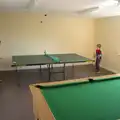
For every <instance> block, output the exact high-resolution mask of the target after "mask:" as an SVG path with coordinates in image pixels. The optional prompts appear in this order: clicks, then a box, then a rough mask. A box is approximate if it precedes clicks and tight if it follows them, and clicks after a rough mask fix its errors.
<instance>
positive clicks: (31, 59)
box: [12, 53, 90, 66]
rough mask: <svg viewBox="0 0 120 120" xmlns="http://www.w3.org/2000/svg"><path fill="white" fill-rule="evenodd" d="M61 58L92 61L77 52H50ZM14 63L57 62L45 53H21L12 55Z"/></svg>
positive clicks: (62, 60) (70, 60)
mask: <svg viewBox="0 0 120 120" xmlns="http://www.w3.org/2000/svg"><path fill="white" fill-rule="evenodd" d="M49 55H51V56H54V57H57V58H59V59H60V62H59V63H78V62H87V61H90V59H89V58H86V57H83V56H80V55H78V54H75V53H70V54H49ZM12 63H13V66H14V65H42V64H54V63H55V62H54V61H53V60H52V59H50V58H49V57H47V56H45V55H44V54H43V55H19V56H12Z"/></svg>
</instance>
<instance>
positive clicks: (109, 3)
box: [100, 0, 119, 8]
mask: <svg viewBox="0 0 120 120" xmlns="http://www.w3.org/2000/svg"><path fill="white" fill-rule="evenodd" d="M118 3H119V1H118V0H107V1H105V2H103V3H102V4H101V5H100V7H101V8H103V7H110V6H117V5H118Z"/></svg>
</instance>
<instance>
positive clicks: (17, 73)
mask: <svg viewBox="0 0 120 120" xmlns="http://www.w3.org/2000/svg"><path fill="white" fill-rule="evenodd" d="M15 71H16V76H17V81H18V83H17V85H18V86H20V78H19V71H18V66H17V65H16V66H15Z"/></svg>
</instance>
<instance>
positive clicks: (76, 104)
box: [40, 77, 120, 120]
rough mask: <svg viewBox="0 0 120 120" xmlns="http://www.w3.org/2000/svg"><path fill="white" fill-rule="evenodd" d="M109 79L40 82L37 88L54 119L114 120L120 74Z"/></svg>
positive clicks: (118, 113)
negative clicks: (52, 84)
mask: <svg viewBox="0 0 120 120" xmlns="http://www.w3.org/2000/svg"><path fill="white" fill-rule="evenodd" d="M111 79H112V80H111ZM111 79H110V80H109V79H107V80H105V79H99V80H97V81H95V82H93V83H90V82H83V83H72V84H69V83H68V84H63V85H55V86H43V87H41V88H40V90H41V91H42V94H43V95H44V97H45V99H46V101H47V103H48V105H49V107H50V109H51V111H52V113H53V115H54V117H55V119H56V120H117V119H120V77H113V78H111Z"/></svg>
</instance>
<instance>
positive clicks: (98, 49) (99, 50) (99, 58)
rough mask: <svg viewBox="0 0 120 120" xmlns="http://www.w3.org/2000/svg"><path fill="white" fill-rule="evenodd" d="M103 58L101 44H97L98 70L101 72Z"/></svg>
mask: <svg viewBox="0 0 120 120" xmlns="http://www.w3.org/2000/svg"><path fill="white" fill-rule="evenodd" d="M101 59H102V51H101V44H97V48H96V63H95V66H96V72H100V62H101Z"/></svg>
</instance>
